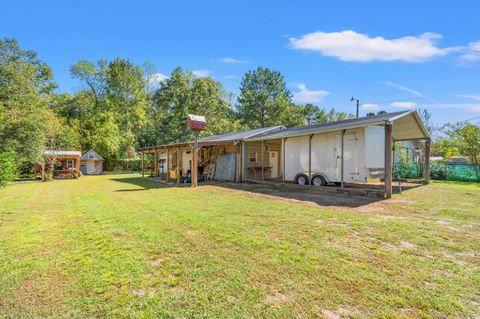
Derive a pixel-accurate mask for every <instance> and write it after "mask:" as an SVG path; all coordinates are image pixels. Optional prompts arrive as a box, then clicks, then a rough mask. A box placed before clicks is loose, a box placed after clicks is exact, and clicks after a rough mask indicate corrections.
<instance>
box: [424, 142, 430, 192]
mask: <svg viewBox="0 0 480 319" xmlns="http://www.w3.org/2000/svg"><path fill="white" fill-rule="evenodd" d="M424 156H425V171H424V179H425V184H429V183H430V139H429V138H427V139H426V140H425V154H424Z"/></svg>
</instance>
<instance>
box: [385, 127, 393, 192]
mask: <svg viewBox="0 0 480 319" xmlns="http://www.w3.org/2000/svg"><path fill="white" fill-rule="evenodd" d="M384 178H385V198H387V199H390V198H392V123H390V122H387V123H385V174H384Z"/></svg>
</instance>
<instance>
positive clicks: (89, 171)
mask: <svg viewBox="0 0 480 319" xmlns="http://www.w3.org/2000/svg"><path fill="white" fill-rule="evenodd" d="M80 171H81V172H82V174H84V175H93V174H102V172H103V157H101V156H100V155H98V153H97V152H95V151H94V150H89V151H88V152H85V153H84V154H83V155H82V157H80Z"/></svg>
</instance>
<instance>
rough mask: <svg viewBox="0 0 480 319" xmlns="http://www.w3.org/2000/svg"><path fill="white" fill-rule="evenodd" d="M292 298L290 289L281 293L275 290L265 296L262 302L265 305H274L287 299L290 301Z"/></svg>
mask: <svg viewBox="0 0 480 319" xmlns="http://www.w3.org/2000/svg"><path fill="white" fill-rule="evenodd" d="M293 298H294V294H293V292H291V291H289V292H284V293H281V292H279V291H275V292H274V293H272V294H270V295H268V296H267V297H265V299H264V301H263V302H264V303H265V304H267V305H272V306H274V305H278V304H282V303H285V302H287V301H290V300H292V299H293Z"/></svg>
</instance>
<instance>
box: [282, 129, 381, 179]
mask: <svg viewBox="0 0 480 319" xmlns="http://www.w3.org/2000/svg"><path fill="white" fill-rule="evenodd" d="M342 138H343V176H344V179H343V180H344V181H345V182H348V181H350V182H368V181H370V180H373V179H378V178H379V177H381V176H379V175H378V172H380V173H382V172H383V170H384V167H385V165H384V163H385V158H384V153H385V149H384V144H385V143H384V128H383V126H367V127H360V128H355V129H349V130H345V131H343V130H342V131H335V132H328V133H317V134H309V135H304V136H296V137H290V138H287V139H286V140H285V146H284V147H285V148H284V150H285V180H287V181H292V182H299V183H300V184H303V183H308V181H309V179H306V180H305V179H301V181H299V180H298V178H299V177H300V176H305V177H308V176H311V178H312V179H313V177H314V176H317V175H318V176H321V177H322V178H323V180H324V182H327V183H329V182H341V181H342ZM310 143H311V144H310ZM310 147H311V153H310V152H309V148H310ZM309 154H311V162H310V161H309V156H310V155H309ZM309 163H310V164H309ZM320 180H321V179H319V181H320Z"/></svg>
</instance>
